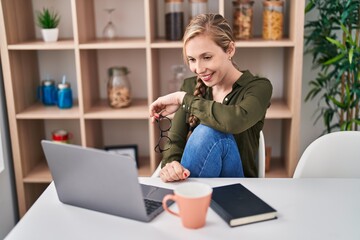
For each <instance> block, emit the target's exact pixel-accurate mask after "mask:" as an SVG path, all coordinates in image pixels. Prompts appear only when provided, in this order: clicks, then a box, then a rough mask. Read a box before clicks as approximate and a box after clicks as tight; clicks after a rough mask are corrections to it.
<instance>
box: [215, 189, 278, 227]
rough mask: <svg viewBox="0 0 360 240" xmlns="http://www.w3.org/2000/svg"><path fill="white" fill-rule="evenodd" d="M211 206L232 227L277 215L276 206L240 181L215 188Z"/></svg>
mask: <svg viewBox="0 0 360 240" xmlns="http://www.w3.org/2000/svg"><path fill="white" fill-rule="evenodd" d="M211 208H212V209H213V210H214V211H215V212H216V213H217V214H219V216H220V217H221V218H222V219H224V221H225V222H227V223H228V224H229V226H230V227H235V226H240V225H244V224H249V223H255V222H260V221H265V220H271V219H275V218H276V217H277V211H276V210H275V209H274V208H272V207H271V206H270V205H269V204H267V203H266V202H264V201H263V200H262V199H261V198H259V197H258V196H256V195H255V194H254V193H253V192H251V191H250V190H249V189H247V188H246V187H244V186H243V185H241V184H240V183H236V184H230V185H225V186H221V187H215V188H213V193H212V199H211Z"/></svg>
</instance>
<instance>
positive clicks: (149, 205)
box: [144, 199, 162, 215]
mask: <svg viewBox="0 0 360 240" xmlns="http://www.w3.org/2000/svg"><path fill="white" fill-rule="evenodd" d="M144 201H145V208H146V213H147V215H150V214H151V213H152V212H153V211H155V210H156V209H158V208H159V207H161V206H162V202H158V201H153V200H150V199H144Z"/></svg>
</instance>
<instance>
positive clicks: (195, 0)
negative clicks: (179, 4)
mask: <svg viewBox="0 0 360 240" xmlns="http://www.w3.org/2000/svg"><path fill="white" fill-rule="evenodd" d="M207 12H208V1H207V0H190V13H189V21H191V19H193V18H194V17H196V16H197V15H199V14H202V13H207Z"/></svg>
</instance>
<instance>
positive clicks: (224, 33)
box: [183, 13, 238, 138]
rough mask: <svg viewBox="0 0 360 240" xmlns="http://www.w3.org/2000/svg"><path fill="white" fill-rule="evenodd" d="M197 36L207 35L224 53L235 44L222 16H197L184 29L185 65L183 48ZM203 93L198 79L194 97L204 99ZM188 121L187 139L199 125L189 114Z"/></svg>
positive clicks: (202, 84) (229, 28)
mask: <svg viewBox="0 0 360 240" xmlns="http://www.w3.org/2000/svg"><path fill="white" fill-rule="evenodd" d="M199 35H208V36H209V37H210V38H211V39H212V40H213V41H214V43H215V44H216V45H218V46H219V47H220V48H221V49H222V50H223V51H224V52H226V51H227V50H228V48H229V45H230V43H231V42H235V39H234V36H233V31H232V29H231V27H230V24H229V23H228V22H227V20H226V19H225V18H224V17H223V16H221V15H220V14H212V13H209V14H200V15H197V16H196V17H194V18H193V19H192V20H191V22H190V23H189V25H188V26H187V27H186V30H185V33H184V37H183V59H184V62H185V64H187V65H188V64H189V63H188V59H187V54H186V48H185V46H186V44H187V42H188V41H189V40H191V39H193V38H194V37H196V36H199ZM231 62H232V64H233V65H234V66H235V67H236V68H238V67H237V65H236V64H235V62H234V61H233V60H232V59H231ZM205 92H206V86H205V84H204V83H203V81H202V80H201V79H200V78H198V79H197V83H196V86H195V91H194V96H199V97H204V96H205ZM188 121H189V125H190V129H189V132H188V136H187V137H188V138H189V137H190V135H191V133H192V131H193V130H194V129H195V127H196V126H197V125H198V124H199V119H198V118H197V117H196V116H194V115H192V114H191V115H190V117H189V119H188Z"/></svg>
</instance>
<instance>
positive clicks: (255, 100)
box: [181, 78, 272, 134]
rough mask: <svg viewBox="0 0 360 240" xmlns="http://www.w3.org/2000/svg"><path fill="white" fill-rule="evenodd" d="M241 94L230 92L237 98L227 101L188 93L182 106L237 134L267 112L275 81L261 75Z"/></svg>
mask: <svg viewBox="0 0 360 240" xmlns="http://www.w3.org/2000/svg"><path fill="white" fill-rule="evenodd" d="M240 95H241V96H240ZM240 95H234V96H229V98H231V97H233V98H237V99H235V104H230V105H227V104H224V103H218V102H215V101H211V100H206V99H203V98H201V97H195V96H193V95H191V94H186V95H185V97H184V100H183V103H182V106H181V108H182V109H183V111H185V112H187V113H189V114H193V115H195V116H196V117H197V118H198V119H199V120H200V122H201V123H202V124H204V125H207V126H210V127H212V128H214V129H217V130H219V131H221V132H226V133H232V134H238V133H241V132H243V131H245V130H247V129H249V128H250V127H252V126H253V125H255V124H256V123H257V122H258V121H260V120H261V119H262V118H263V117H264V116H265V113H266V110H267V108H268V107H269V102H270V98H271V95H272V85H271V83H270V81H269V80H267V79H264V78H260V79H257V80H256V81H253V82H251V83H249V85H248V86H247V88H246V91H245V93H244V94H240Z"/></svg>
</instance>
